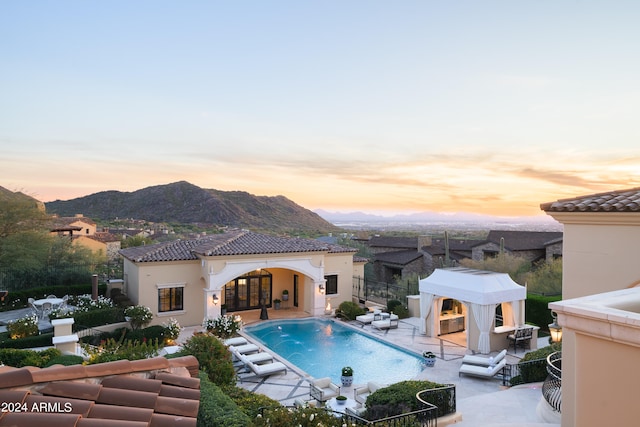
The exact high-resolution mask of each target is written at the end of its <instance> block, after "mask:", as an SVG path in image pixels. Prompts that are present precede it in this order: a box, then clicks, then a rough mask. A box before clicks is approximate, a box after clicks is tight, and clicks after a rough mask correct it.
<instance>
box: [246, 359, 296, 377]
mask: <svg viewBox="0 0 640 427" xmlns="http://www.w3.org/2000/svg"><path fill="white" fill-rule="evenodd" d="M247 366H248V367H249V369H251V371H252V372H253V373H254V374H256V375H257V376H259V377H266V376H267V375H273V374H276V373H279V372H284V373H285V374H286V373H287V365H285V364H284V363H282V362H271V363H265V364H264V365H258V364H255V363H251V362H247Z"/></svg>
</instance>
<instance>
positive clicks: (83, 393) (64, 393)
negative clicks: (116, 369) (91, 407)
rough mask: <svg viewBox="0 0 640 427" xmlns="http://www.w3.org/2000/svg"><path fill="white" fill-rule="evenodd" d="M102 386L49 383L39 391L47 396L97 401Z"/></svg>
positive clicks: (64, 382)
mask: <svg viewBox="0 0 640 427" xmlns="http://www.w3.org/2000/svg"><path fill="white" fill-rule="evenodd" d="M100 389H102V386H101V385H100V384H89V383H81V382H74V381H57V382H53V383H48V384H47V385H45V386H44V387H42V388H40V389H39V390H38V392H39V393H41V394H44V395H45V396H59V397H68V398H70V399H82V400H92V401H93V400H96V399H97V398H98V395H99V394H100Z"/></svg>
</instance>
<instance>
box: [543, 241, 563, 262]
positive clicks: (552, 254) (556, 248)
mask: <svg viewBox="0 0 640 427" xmlns="http://www.w3.org/2000/svg"><path fill="white" fill-rule="evenodd" d="M562 243H563V242H558V243H554V244H552V245H548V246H547V247H546V260H547V262H551V261H553V260H554V259H555V258H559V257H562V249H563V248H562V246H563V245H562Z"/></svg>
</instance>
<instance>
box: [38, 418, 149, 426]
mask: <svg viewBox="0 0 640 427" xmlns="http://www.w3.org/2000/svg"><path fill="white" fill-rule="evenodd" d="M148 425H149V423H145V422H144V421H127V420H105V419H100V418H80V419H79V420H78V424H76V427H147V426H148ZM47 427H49V426H47Z"/></svg>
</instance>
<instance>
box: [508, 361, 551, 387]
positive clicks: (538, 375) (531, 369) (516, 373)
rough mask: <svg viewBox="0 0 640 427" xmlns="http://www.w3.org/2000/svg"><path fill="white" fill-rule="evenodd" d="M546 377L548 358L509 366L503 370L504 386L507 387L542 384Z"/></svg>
mask: <svg viewBox="0 0 640 427" xmlns="http://www.w3.org/2000/svg"><path fill="white" fill-rule="evenodd" d="M546 377H547V359H546V358H544V359H535V360H528V361H521V362H518V363H515V364H507V365H506V366H505V367H504V368H503V369H502V385H505V386H513V385H518V384H526V383H535V382H542V381H544V380H545V378H546Z"/></svg>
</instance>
